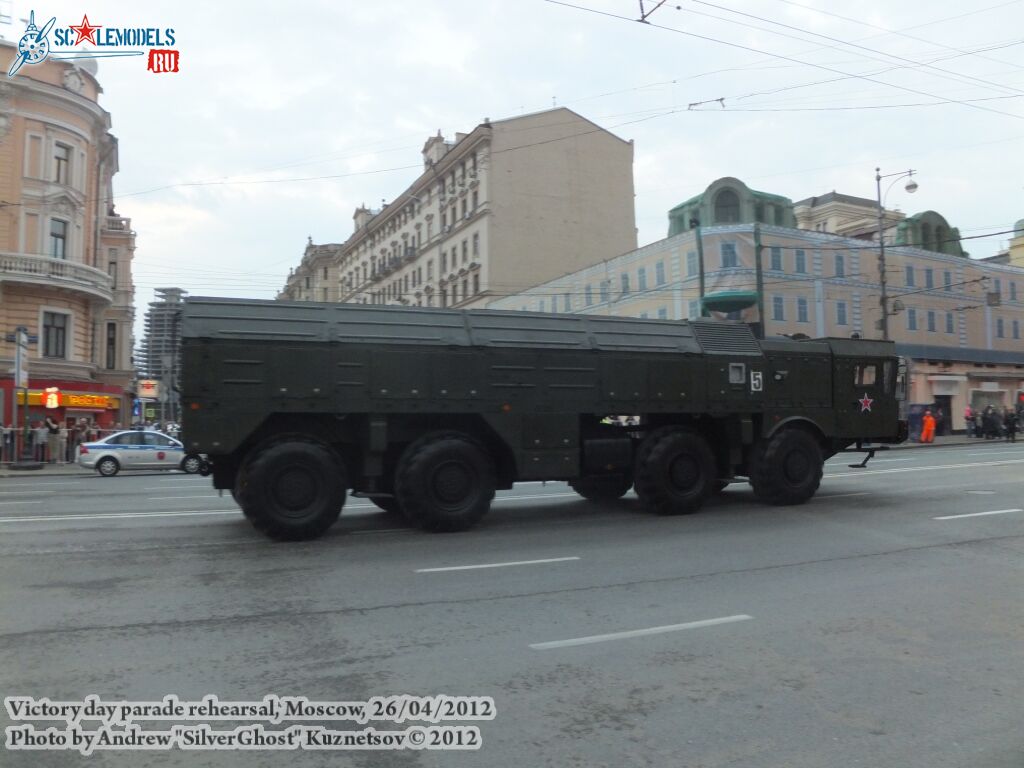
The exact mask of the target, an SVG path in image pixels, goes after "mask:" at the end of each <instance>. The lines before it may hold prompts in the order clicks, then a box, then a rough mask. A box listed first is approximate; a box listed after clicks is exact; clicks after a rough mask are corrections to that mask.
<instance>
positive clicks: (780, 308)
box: [772, 296, 786, 320]
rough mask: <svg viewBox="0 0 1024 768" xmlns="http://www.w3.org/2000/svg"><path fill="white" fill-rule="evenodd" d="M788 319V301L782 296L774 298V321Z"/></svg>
mask: <svg viewBox="0 0 1024 768" xmlns="http://www.w3.org/2000/svg"><path fill="white" fill-rule="evenodd" d="M785 319H786V300H785V299H784V298H782V297H781V296H773V297H772V320H785Z"/></svg>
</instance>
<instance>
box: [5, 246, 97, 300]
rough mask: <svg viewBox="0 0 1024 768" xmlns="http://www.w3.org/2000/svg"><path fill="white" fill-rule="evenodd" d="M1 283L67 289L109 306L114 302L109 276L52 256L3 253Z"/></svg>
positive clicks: (83, 265) (92, 268)
mask: <svg viewBox="0 0 1024 768" xmlns="http://www.w3.org/2000/svg"><path fill="white" fill-rule="evenodd" d="M0 282H3V283H31V284H35V285H46V286H50V287H54V288H65V289H68V290H72V291H79V292H82V293H88V294H89V295H91V296H94V297H95V298H97V299H100V300H102V301H103V302H105V303H107V304H109V303H110V302H111V301H113V298H114V295H113V281H112V280H111V279H110V275H108V274H107V273H106V272H103V271H102V270H99V269H95V268H94V267H87V266H86V265H85V264H78V263H76V262H73V261H65V260H64V259H54V258H51V257H49V256H35V255H30V254H27V253H0Z"/></svg>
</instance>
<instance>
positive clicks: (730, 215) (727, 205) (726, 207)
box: [715, 189, 740, 224]
mask: <svg viewBox="0 0 1024 768" xmlns="http://www.w3.org/2000/svg"><path fill="white" fill-rule="evenodd" d="M739 220H740V199H739V197H737V196H736V193H735V192H733V191H732V190H731V189H723V190H722V191H721V192H719V193H718V196H717V197H716V198H715V223H716V224H734V223H736V222H738V221H739Z"/></svg>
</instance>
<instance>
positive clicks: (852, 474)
mask: <svg viewBox="0 0 1024 768" xmlns="http://www.w3.org/2000/svg"><path fill="white" fill-rule="evenodd" d="M1010 464H1024V459H1005V460H1003V461H976V462H974V463H973V464H934V465H931V466H927V467H894V468H893V469H862V470H860V471H859V472H837V473H836V474H833V475H825V477H867V476H868V475H887V474H892V473H893V472H927V471H929V470H933V469H975V468H977V467H1005V466H1008V465H1010Z"/></svg>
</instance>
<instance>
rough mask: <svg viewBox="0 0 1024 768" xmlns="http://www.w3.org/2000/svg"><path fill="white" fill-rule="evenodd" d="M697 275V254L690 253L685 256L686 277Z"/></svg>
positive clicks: (694, 252)
mask: <svg viewBox="0 0 1024 768" xmlns="http://www.w3.org/2000/svg"><path fill="white" fill-rule="evenodd" d="M696 274H697V252H696V251H690V252H689V253H687V254H686V276H687V277H693V276H694V275H696Z"/></svg>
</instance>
